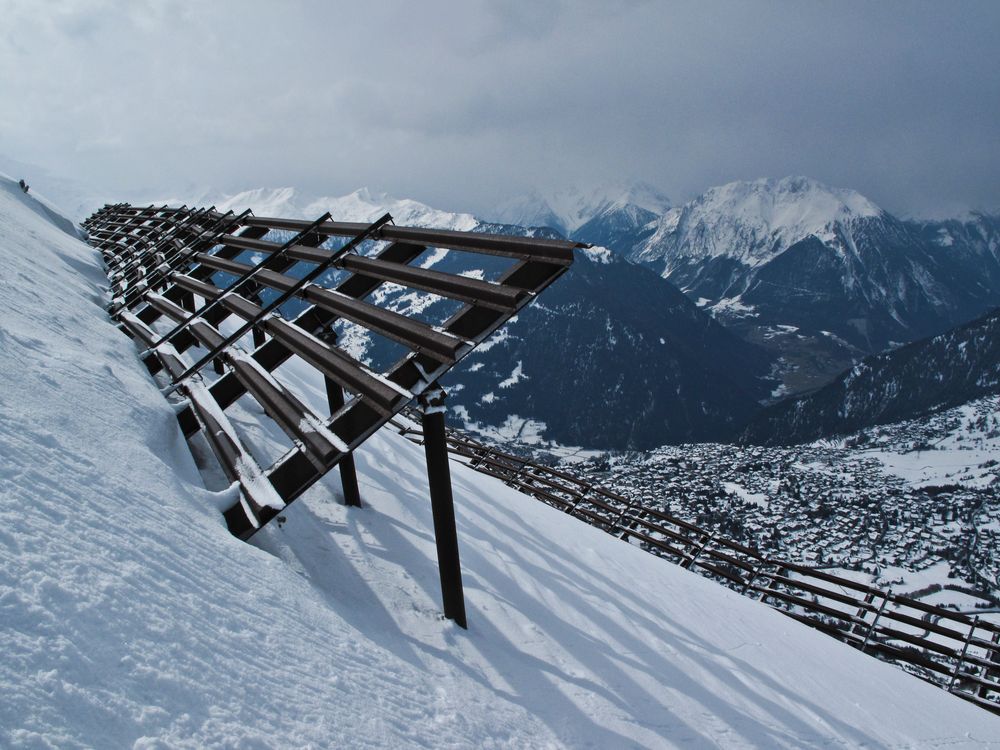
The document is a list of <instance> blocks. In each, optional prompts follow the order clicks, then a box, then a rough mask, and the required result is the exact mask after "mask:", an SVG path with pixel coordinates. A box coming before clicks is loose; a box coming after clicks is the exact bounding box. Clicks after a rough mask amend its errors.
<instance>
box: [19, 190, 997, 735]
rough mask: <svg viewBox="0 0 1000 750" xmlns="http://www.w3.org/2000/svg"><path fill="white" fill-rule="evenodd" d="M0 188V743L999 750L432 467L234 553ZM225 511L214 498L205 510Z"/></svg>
mask: <svg viewBox="0 0 1000 750" xmlns="http://www.w3.org/2000/svg"><path fill="white" fill-rule="evenodd" d="M31 206H32V198H30V197H26V196H23V195H22V194H21V193H20V191H19V190H18V189H17V187H16V184H13V183H11V182H10V181H8V180H0V253H2V258H0V378H2V380H0V382H2V387H0V455H2V457H3V461H2V462H0V638H2V641H0V642H2V644H3V647H2V649H0V747H3V748H142V749H152V748H175V747H176V748H201V747H220V748H270V747H275V748H279V747H287V748H309V747H312V748H327V747H362V748H363V747H372V748H376V747H377V748H390V747H391V748H396V747H427V748H432V747H433V748H442V747H455V748H471V747H486V748H504V747H507V748H532V747H541V748H552V747H594V748H621V747H672V746H690V747H726V748H732V747H787V748H801V747H852V748H853V747H914V748H917V747H920V748H924V747H948V748H958V747H977V748H981V747H1000V718H998V717H996V716H993V715H991V714H989V713H987V712H985V711H983V710H981V709H978V708H976V707H974V706H972V705H970V704H968V703H965V702H963V701H961V700H960V699H958V698H955V697H953V696H950V695H948V694H947V693H945V692H944V691H942V690H939V689H937V688H935V687H932V686H931V685H928V684H926V683H924V682H921V681H920V680H917V679H915V678H913V677H910V676H908V675H906V674H905V673H903V672H902V671H900V670H899V669H897V668H895V667H892V666H889V665H887V664H883V663H881V662H879V661H876V660H875V659H872V658H869V657H867V656H864V655H862V654H860V653H858V652H857V651H855V650H853V649H851V648H849V647H847V646H844V645H842V644H840V643H838V642H836V641H834V640H832V639H829V638H827V637H825V636H823V635H821V634H820V633H818V632H816V631H813V630H810V629H809V628H806V627H804V626H802V625H800V624H798V623H796V622H795V621H793V620H791V619H789V618H787V617H784V616H782V615H780V614H778V613H777V612H774V611H772V610H771V609H769V608H768V607H766V606H763V605H759V604H757V603H755V602H752V601H749V600H747V599H744V598H742V597H740V596H738V595H736V594H735V593H732V592H730V591H728V590H726V589H724V588H722V587H720V586H717V585H715V584H713V583H711V582H710V581H707V580H705V579H702V578H701V577H699V576H697V575H694V574H691V573H688V572H687V571H684V570H681V569H680V568H677V567H675V566H672V565H669V564H666V563H664V562H662V561H660V560H658V559H657V558H655V557H653V556H651V555H649V554H647V553H645V552H643V551H641V550H639V549H636V548H633V547H630V546H629V545H627V544H624V543H622V542H619V541H617V540H615V539H613V538H611V537H609V536H607V535H605V534H603V533H602V532H600V531H598V530H596V529H593V528H591V527H589V526H586V525H584V524H582V523H580V522H577V521H575V520H573V519H570V518H568V517H567V516H564V515H562V514H560V513H558V512H557V511H554V510H552V509H550V508H548V507H546V506H544V505H542V504H540V503H538V502H537V501H534V500H531V499H529V498H527V497H525V496H523V495H520V494H518V493H516V492H514V491H513V490H511V489H509V488H507V487H505V486H504V485H503V484H501V483H500V482H498V481H495V480H492V479H489V478H486V477H483V476H482V475H479V474H476V473H474V472H471V471H468V470H466V469H464V468H463V467H461V466H458V465H453V467H452V470H453V472H454V473H453V480H454V485H455V499H456V506H457V512H458V525H459V540H460V545H461V551H462V561H463V570H464V575H465V584H466V596H467V607H468V614H469V622H470V629H469V630H468V631H463V630H461V629H460V628H458V627H457V626H455V625H454V624H452V623H451V622H448V621H444V620H442V619H441V617H440V615H439V611H440V604H439V588H438V578H437V568H436V561H435V557H434V542H433V533H432V531H431V519H430V507H429V501H428V499H427V489H426V480H425V475H424V467H423V455H422V448H421V447H419V446H416V445H413V444H411V443H409V442H407V441H405V440H404V439H402V438H401V437H399V436H398V435H395V434H393V433H386V432H383V433H380V434H378V435H376V436H375V437H374V438H373V439H372V440H370V441H369V442H368V443H367V444H366V445H365V446H364V447H363V448H362V449H361V450H360V451H359V455H358V470H359V474H360V478H361V490H362V495H363V500H364V502H365V507H364V508H363V509H360V510H358V509H350V510H349V509H347V508H345V507H344V506H342V505H341V504H340V503H339V499H338V493H339V489H338V485H337V480H336V478H335V477H334V476H332V475H331V477H330V478H329V479H328V480H327V481H325V482H323V483H321V485H320V486H317V487H315V488H314V489H313V490H312V491H311V492H310V493H308V494H307V496H306V497H305V498H304V499H302V500H300V501H299V502H298V503H296V504H295V505H294V506H292V507H291V508H290V509H289V510H288V511H287V512H286V514H285V515H286V517H287V521H286V522H285V523H284V524H283V525H282V526H281V527H279V526H278V525H277V524H272V525H271V526H269V527H268V528H267V529H266V530H265V531H264V532H262V533H261V534H259V535H258V536H257V537H256V538H255V541H254V544H252V545H251V544H245V543H242V542H240V541H238V540H236V539H235V538H233V537H232V536H230V535H229V533H228V532H227V531H226V528H225V526H224V523H223V520H222V518H221V516H220V515H219V513H218V511H217V510H216V506H218V505H219V504H220V503H221V502H223V498H222V497H220V495H219V493H215V492H210V491H208V490H206V489H205V488H204V486H203V483H202V478H201V475H200V474H199V471H198V469H197V467H196V466H195V462H194V460H193V459H192V457H191V454H190V452H189V450H188V448H187V446H186V444H185V441H184V440H183V438H182V436H181V434H180V431H179V429H178V427H177V424H176V420H175V418H174V411H173V408H172V407H171V405H170V404H169V403H168V402H167V401H166V400H165V399H164V398H163V396H162V395H161V394H160V392H159V390H158V388H157V386H156V384H155V383H154V382H153V381H152V380H151V379H150V378H149V376H148V375H147V374H146V371H145V369H144V368H143V366H142V365H141V364H140V362H139V359H138V356H137V353H136V350H135V347H134V346H133V345H132V343H131V342H130V341H129V340H128V339H127V338H126V337H125V336H124V335H122V334H121V333H119V332H118V331H117V330H116V328H115V326H114V325H113V324H112V323H111V322H110V321H109V320H108V318H107V316H106V314H105V312H104V310H103V308H102V305H103V303H104V301H105V293H104V285H105V283H106V279H105V277H104V275H103V272H102V271H101V267H100V261H99V258H98V255H97V254H96V253H95V251H93V250H92V249H90V248H89V247H87V246H86V245H84V244H82V243H81V242H80V241H78V240H77V239H75V238H73V237H71V236H70V235H69V234H67V233H65V232H63V231H61V230H60V229H59V228H57V227H56V226H55V225H54V224H53V223H52V222H51V221H50V220H49V219H48V218H46V217H45V216H43V215H40V214H39V213H37V212H36V211H35V210H33V208H32V207H31ZM223 492H228V491H225V490H224V491H223Z"/></svg>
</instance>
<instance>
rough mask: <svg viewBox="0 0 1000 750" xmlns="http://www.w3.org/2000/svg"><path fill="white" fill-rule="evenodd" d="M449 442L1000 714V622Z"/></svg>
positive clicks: (577, 513) (500, 454) (556, 500)
mask: <svg viewBox="0 0 1000 750" xmlns="http://www.w3.org/2000/svg"><path fill="white" fill-rule="evenodd" d="M407 416H410V417H417V416H418V415H416V414H409V415H407ZM393 424H394V426H395V427H396V428H397V429H398V430H399V431H400V432H401V433H402V434H403V435H405V436H407V437H409V438H410V439H411V440H415V441H417V442H421V441H422V435H421V431H420V430H419V428H417V427H415V426H414V424H412V423H411V424H407V423H406V422H404V421H401V420H399V419H394V420H393ZM447 442H448V450H449V451H450V452H451V454H452V456H453V457H454V458H455V459H456V460H459V461H461V462H462V463H464V464H465V465H467V466H469V467H470V468H472V469H475V470H476V471H479V472H482V473H483V474H488V475H489V476H493V477H496V478H498V479H501V480H502V481H503V482H504V483H506V484H507V485H509V486H510V487H513V488H515V489H517V490H520V491H521V492H523V493H524V494H526V495H530V496H532V497H534V498H536V499H538V500H540V501H542V502H543V503H546V504H547V505H551V506H552V507H554V508H558V509H559V510H561V511H563V512H564V513H567V514H569V515H571V516H574V517H576V518H579V519H580V520H582V521H585V522H586V523H588V524H590V525H591V526H596V527H597V528H599V529H601V530H603V531H606V532H607V533H609V534H612V535H614V536H616V537H618V538H619V539H622V540H624V541H626V542H630V543H632V544H635V545H637V546H639V547H641V548H642V549H644V550H646V551H647V552H650V553H652V554H654V555H657V556H659V557H663V558H665V559H667V560H670V561H672V562H675V563H677V564H679V565H680V566H681V567H684V568H688V569H690V570H692V571H695V572H697V573H700V574H701V575H704V576H706V577H708V578H711V579H713V580H715V581H716V582H718V583H720V584H722V585H724V586H727V587H728V588H731V589H733V590H735V591H738V592H739V593H741V594H743V595H745V596H748V597H751V598H753V599H758V600H759V601H762V602H763V603H765V604H768V605H769V606H771V607H773V608H774V609H777V610H778V611H780V612H782V613H783V614H786V615H788V616H789V617H792V618H794V619H796V620H799V621H800V622H803V623H805V624H806V625H809V626H811V627H814V628H817V629H818V630H821V631H822V632H824V633H826V634H827V635H830V636H832V637H834V638H836V639H838V640H840V641H843V642H845V643H847V644H849V645H851V646H854V647H855V648H857V649H859V650H860V651H862V652H864V653H868V654H871V655H872V656H876V657H878V658H880V659H882V660H884V661H888V662H891V663H893V664H896V665H898V666H901V667H902V668H903V669H905V670H906V671H907V672H909V673H911V674H913V675H916V676H917V677H920V678H921V679H923V680H926V681H927V682H930V683H932V684H934V685H937V686H938V687H941V688H944V689H945V690H947V691H948V692H950V693H953V694H954V695H957V696H959V697H960V698H964V699H965V700H967V701H970V702H972V703H975V704H976V705H978V706H980V707H982V708H985V709H987V710H989V711H992V712H994V713H997V714H1000V626H997V625H996V624H995V623H992V622H989V621H987V620H985V619H983V618H981V617H979V616H978V615H973V616H969V615H966V614H963V613H960V612H955V611H953V610H949V609H944V608H943V607H935V606H933V605H930V604H925V603H924V602H921V601H918V600H916V599H913V598H910V597H907V596H901V595H899V594H894V593H893V592H892V591H882V590H880V589H876V588H873V587H872V586H867V585H865V584H863V583H861V582H858V581H852V580H850V579H847V578H843V577H840V576H835V575H831V574H830V573H827V572H826V571H823V570H817V569H816V568H810V567H808V566H806V565H799V564H796V563H790V562H786V561H783V560H776V559H773V558H769V557H765V556H763V555H761V554H760V552H758V551H757V550H755V549H753V548H751V547H747V546H746V545H743V544H739V543H737V542H734V541H731V540H728V539H725V538H724V537H721V536H719V535H718V534H717V533H715V532H713V531H709V530H707V529H703V528H701V527H700V526H697V525H695V524H692V523H689V522H688V521H684V520H682V519H680V518H677V517H676V516H672V515H670V514H668V513H664V512H662V511H660V510H657V509H655V508H651V507H648V506H646V505H644V504H643V503H641V502H639V501H636V500H632V499H629V498H627V497H624V496H622V495H619V494H618V493H615V492H611V491H610V490H607V489H605V488H603V487H600V486H597V485H594V484H592V483H590V482H588V481H586V480H584V479H581V478H579V477H576V476H573V475H572V474H571V473H568V472H566V471H561V470H559V469H554V468H552V467H551V466H543V465H541V464H537V463H534V462H532V461H530V460H528V459H526V458H524V457H522V456H515V455H513V454H511V453H507V452H505V451H503V450H500V449H499V448H497V447H496V446H491V445H487V444H485V443H482V442H480V441H478V440H475V439H473V438H472V437H470V436H469V435H468V434H466V433H463V432H461V431H459V430H449V431H448V436H447Z"/></svg>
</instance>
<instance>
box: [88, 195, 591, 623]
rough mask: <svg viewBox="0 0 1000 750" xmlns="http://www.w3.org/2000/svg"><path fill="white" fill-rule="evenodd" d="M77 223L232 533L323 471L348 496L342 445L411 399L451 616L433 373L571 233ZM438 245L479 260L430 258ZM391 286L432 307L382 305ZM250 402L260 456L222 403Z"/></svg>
mask: <svg viewBox="0 0 1000 750" xmlns="http://www.w3.org/2000/svg"><path fill="white" fill-rule="evenodd" d="M83 226H84V229H85V230H86V231H87V234H88V238H89V241H90V243H91V244H92V245H93V246H94V247H96V248H98V249H99V250H100V251H101V253H102V254H103V257H104V260H105V263H106V265H107V269H108V278H109V280H110V282H111V292H112V296H113V300H112V303H111V305H110V308H109V313H110V314H111V316H112V317H113V318H114V319H115V320H116V321H117V322H118V324H119V326H120V327H121V329H122V330H123V332H125V333H126V334H127V335H129V336H130V337H131V338H132V339H134V340H135V342H136V343H137V345H138V347H139V349H140V350H141V357H142V360H143V361H144V362H145V364H146V366H147V368H148V369H149V371H150V373H151V374H152V375H153V376H154V377H158V378H159V379H160V382H161V384H162V385H163V387H164V392H165V393H166V394H167V395H168V397H169V398H171V399H173V400H174V402H175V404H176V411H177V415H178V420H179V422H180V425H181V427H182V429H183V431H184V434H185V436H186V437H187V438H188V439H189V440H196V439H203V440H204V443H206V444H207V446H208V448H209V449H210V452H211V453H212V454H214V456H215V458H216V459H217V462H218V467H219V469H221V472H222V474H224V475H225V477H226V479H227V480H228V481H229V482H231V483H232V484H233V486H235V487H236V488H238V490H239V493H238V498H237V499H236V501H235V502H233V504H232V505H231V507H228V508H227V509H225V511H224V513H223V515H224V517H225V520H226V523H227V525H228V527H229V529H230V531H231V532H232V533H233V534H234V535H236V536H237V537H239V538H241V539H249V538H250V537H251V536H252V535H253V534H254V533H256V532H257V531H258V530H259V529H260V528H261V527H263V526H264V525H265V524H266V523H268V521H270V520H271V519H273V518H275V517H277V516H278V515H279V514H280V513H281V512H282V511H283V510H284V508H286V507H287V506H288V505H289V504H290V503H292V502H293V501H294V500H295V499H296V498H298V497H299V496H300V495H302V493H303V492H305V491H306V490H307V489H309V488H310V487H311V486H312V485H314V484H315V483H316V482H317V481H318V480H320V479H321V478H322V477H323V476H324V475H325V474H327V472H329V471H330V470H332V469H333V468H334V467H339V468H340V475H341V482H342V485H343V491H344V499H345V503H346V504H347V505H360V504H361V496H360V493H359V490H358V484H357V478H356V474H355V469H354V460H353V451H354V450H355V449H356V448H357V447H358V446H359V445H361V444H362V443H363V442H364V441H365V440H367V439H368V438H369V437H370V436H371V435H372V434H374V433H375V432H376V431H377V430H378V429H379V428H380V427H382V426H383V425H384V424H385V423H386V422H387V421H388V420H389V419H390V418H391V417H392V416H393V415H394V414H396V413H398V412H399V411H400V410H401V409H403V408H404V407H406V406H407V405H411V404H414V403H418V404H419V405H420V408H421V410H422V413H421V425H422V429H423V431H424V434H425V435H426V436H427V439H426V440H425V441H424V442H425V453H426V457H427V473H428V484H429V488H430V496H431V497H430V500H431V507H432V509H433V515H434V531H435V537H436V541H437V552H438V565H439V569H440V574H441V588H442V598H443V600H444V612H445V615H446V616H447V617H449V618H451V619H453V620H455V621H456V622H457V623H458V624H460V625H462V626H463V627H464V626H465V624H466V621H465V605H464V597H463V592H462V579H461V570H460V566H459V558H458V543H457V538H456V532H455V519H454V507H453V503H452V494H451V480H450V475H449V469H448V453H447V449H446V446H445V424H444V409H443V407H442V401H443V398H444V391H443V390H442V389H441V388H440V387H439V386H438V384H437V381H438V378H439V377H441V376H442V375H443V374H444V373H446V372H447V371H448V370H449V369H451V367H453V366H454V365H455V364H456V363H457V362H459V361H460V360H461V359H462V358H464V357H465V356H466V355H468V354H469V353H470V352H471V351H473V350H474V349H475V347H476V346H478V345H479V344H480V343H482V342H483V341H484V340H486V339H487V338H488V337H489V336H491V335H492V334H493V332H494V331H496V330H497V329H498V328H499V327H500V326H502V325H503V324H504V323H506V322H507V321H508V320H509V319H510V318H511V317H513V316H514V315H516V314H517V312H518V311H519V310H520V309H522V308H523V307H524V306H525V305H527V304H529V303H530V302H531V301H532V300H534V299H535V298H536V297H537V296H538V294H540V293H541V292H542V291H543V290H544V289H545V288H546V287H548V286H549V285H550V284H551V283H552V282H553V281H555V280H556V279H557V278H559V277H560V276H561V275H562V274H563V273H565V272H566V271H567V270H568V269H569V267H570V265H571V264H572V263H573V251H574V249H575V248H576V247H580V246H582V245H580V244H578V243H575V242H568V241H563V240H551V239H538V238H532V237H510V236H499V235H490V234H483V233H477V232H456V231H438V230H429V229H421V228H412V227H398V226H395V225H394V223H393V222H392V217H391V216H389V214H385V215H384V216H382V217H381V218H379V219H377V220H376V221H374V222H371V223H350V222H337V221H333V219H332V217H331V216H330V215H329V214H324V215H323V216H320V217H318V218H317V219H316V220H314V221H302V220H295V219H283V218H264V217H257V216H254V215H253V214H252V213H251V212H250V211H245V212H243V213H241V214H235V213H233V212H231V211H230V212H227V213H222V212H219V211H215V210H214V209H213V208H197V209H191V208H187V207H180V208H172V207H169V206H159V207H157V206H148V207H144V208H143V207H136V206H131V205H128V204H117V205H106V206H104V207H103V208H102V209H101V210H99V211H97V212H96V213H95V214H94V215H93V216H91V217H90V218H89V219H87V220H86V221H85V222H84V224H83ZM449 254H451V255H449ZM453 256H458V257H459V258H460V259H461V258H467V259H468V261H469V263H471V265H472V268H473V269H475V270H476V273H475V274H468V273H465V274H463V273H462V271H461V263H459V264H457V265H456V264H455V263H451V265H450V266H449V267H450V268H452V272H444V271H439V270H435V269H432V268H430V266H431V265H434V264H435V263H436V262H438V261H440V260H441V259H442V258H444V257H448V258H449V259H451V258H453ZM487 267H488V268H489V269H490V276H489V278H487V276H486V272H485V271H483V270H481V269H483V268H487ZM389 289H395V290H404V291H406V290H416V291H417V292H418V293H419V294H423V295H424V296H425V298H429V299H431V300H432V301H433V304H424V305H413V304H411V305H409V306H408V309H405V310H403V311H400V310H396V309H393V308H392V306H391V305H390V304H389V301H390V300H391V298H392V295H390V294H387V293H386V292H387V290H389ZM425 293H429V295H430V296H429V297H428V295H427V294H425ZM352 335H353V336H354V337H355V338H358V337H361V338H364V340H365V341H371V342H380V344H379V346H380V347H381V348H380V351H382V352H388V356H387V357H386V358H385V359H386V361H385V362H384V364H383V365H382V366H376V365H373V364H372V363H371V362H369V361H367V359H366V358H365V357H364V356H363V355H361V354H359V353H358V352H357V351H356V350H354V349H352V347H351V346H350V339H351V336H352ZM345 339H346V341H345ZM290 360H295V362H296V363H297V365H299V368H298V370H297V371H296V372H299V373H300V372H301V371H302V370H303V369H304V370H305V371H306V372H308V373H309V376H310V377H312V378H313V380H314V381H316V382H318V383H320V384H322V386H321V389H322V388H325V395H326V403H325V404H322V408H317V405H316V404H314V403H312V404H311V403H310V402H309V396H308V394H304V391H305V390H308V389H304V388H303V387H302V384H301V382H300V381H299V380H297V379H296V377H293V375H294V374H295V373H289V372H288V371H287V369H286V368H284V367H283V366H284V365H285V363H286V362H289V361H290ZM303 366H304V367H303ZM247 399H249V400H250V401H251V402H254V404H255V405H254V406H253V409H252V413H254V414H263V415H264V417H266V418H267V419H268V420H270V425H271V426H274V427H275V429H274V430H269V434H273V435H277V436H281V434H282V433H283V434H284V435H283V438H284V440H285V446H284V450H283V451H282V452H280V453H279V454H278V455H262V454H263V452H264V451H263V449H262V448H261V446H260V445H258V444H255V442H254V440H253V439H252V435H251V436H248V435H247V434H244V433H245V431H244V430H242V429H241V425H240V424H239V420H234V419H232V418H231V417H230V414H229V413H227V410H232V407H234V405H236V404H237V403H238V402H240V401H241V400H243V401H244V403H246V400H247ZM244 413H246V412H244Z"/></svg>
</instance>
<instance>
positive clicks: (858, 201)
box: [637, 177, 883, 271]
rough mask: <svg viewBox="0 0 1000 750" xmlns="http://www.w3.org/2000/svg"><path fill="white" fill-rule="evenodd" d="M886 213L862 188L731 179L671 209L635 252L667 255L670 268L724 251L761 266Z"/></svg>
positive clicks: (653, 256) (647, 255) (801, 181)
mask: <svg viewBox="0 0 1000 750" xmlns="http://www.w3.org/2000/svg"><path fill="white" fill-rule="evenodd" d="M882 214H883V212H882V209H880V208H879V207H878V206H876V205H875V204H874V203H872V202H871V201H870V200H868V199H867V198H865V197H864V196H863V195H861V194H860V193H858V192H856V191H854V190H847V189H843V188H834V187H828V186H826V185H823V184H822V183H820V182H817V181H816V180H813V179H810V178H808V177H784V178H782V179H780V180H774V179H769V178H761V179H758V180H754V181H752V182H731V183H729V184H727V185H722V186H720V187H714V188H710V189H709V190H707V191H706V192H705V193H703V194H702V195H701V196H699V197H698V198H696V199H695V200H693V201H691V202H689V203H686V204H684V205H683V206H678V207H676V208H673V209H671V210H670V211H668V212H667V213H666V214H665V215H664V216H663V217H662V218H661V219H660V220H659V221H658V223H657V225H656V231H655V232H654V233H653V235H652V236H651V237H649V239H647V240H646V241H645V242H644V243H643V245H642V249H641V250H640V251H638V253H637V257H638V258H639V259H641V260H647V261H649V260H654V259H656V258H660V257H665V258H666V259H667V261H668V271H669V268H670V265H669V264H670V261H671V260H673V259H675V258H678V257H686V258H695V259H705V258H715V257H720V256H725V257H731V258H734V259H736V260H739V261H740V262H742V263H744V264H746V265H748V266H759V265H763V264H765V263H767V262H768V261H770V260H771V259H773V258H774V257H776V256H777V255H780V254H781V253H782V252H784V250H786V249H787V248H788V247H790V246H791V245H793V244H794V243H796V242H798V241H799V240H802V239H805V238H806V237H809V236H811V235H815V236H818V237H820V239H823V240H824V241H829V238H830V235H831V234H832V232H833V231H834V229H835V228H837V227H848V228H849V226H850V224H851V223H852V222H854V221H856V220H858V219H864V218H872V217H878V216H881V215H882Z"/></svg>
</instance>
